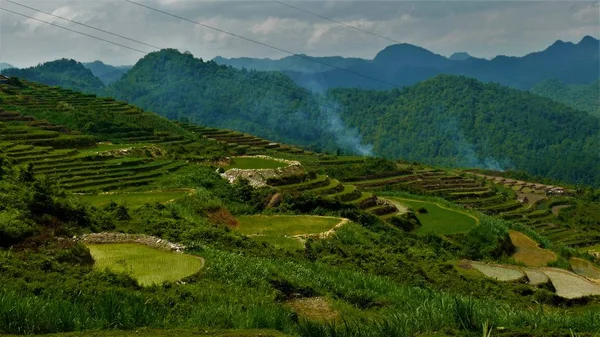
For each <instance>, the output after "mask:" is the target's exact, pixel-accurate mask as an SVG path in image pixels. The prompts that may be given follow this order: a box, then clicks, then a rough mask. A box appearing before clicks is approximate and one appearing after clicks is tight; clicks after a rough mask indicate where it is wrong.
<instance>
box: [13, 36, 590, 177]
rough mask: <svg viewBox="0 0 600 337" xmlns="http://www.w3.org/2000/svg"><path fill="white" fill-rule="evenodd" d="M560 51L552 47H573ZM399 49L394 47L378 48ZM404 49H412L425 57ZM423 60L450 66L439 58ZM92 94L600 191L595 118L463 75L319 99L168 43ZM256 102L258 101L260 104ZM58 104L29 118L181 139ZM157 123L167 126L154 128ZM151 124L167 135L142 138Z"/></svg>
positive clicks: (341, 145) (244, 127)
mask: <svg viewBox="0 0 600 337" xmlns="http://www.w3.org/2000/svg"><path fill="white" fill-rule="evenodd" d="M596 44H597V40H595V39H593V38H586V39H584V40H582V42H581V43H580V44H578V45H576V46H573V48H584V49H585V52H582V55H584V54H585V55H588V54H589V51H590V50H592V51H593V50H594V49H593V48H591V47H590V46H592V47H593V46H594V45H596ZM561 46H562V47H561ZM561 46H558V47H557V46H553V48H554V47H556V48H570V47H568V46H564V45H561ZM404 47H406V46H404ZM404 47H403V46H400V47H398V46H396V47H393V48H391V49H390V50H389V51H388V52H386V53H384V55H387V54H389V53H391V54H394V52H393V50H395V48H404ZM409 49H411V50H412V51H415V50H417V52H418V54H419V55H421V54H422V52H423V51H422V50H420V49H419V48H416V49H415V50H413V49H412V48H409ZM596 51H597V48H596ZM427 55H428V56H427V57H433V58H435V59H440V58H441V59H442V61H443V62H449V60H447V59H445V58H443V57H441V56H439V55H433V54H430V53H429V54H427ZM387 57H389V56H387ZM531 57H533V58H536V57H542V56H541V54H539V55H532V56H531ZM592 57H593V55H592ZM542 58H543V57H542ZM382 59H386V57H384V56H382ZM500 59H501V58H500ZM500 59H498V60H496V61H494V62H500ZM546 61H547V60H546ZM546 61H544V62H546ZM461 62H462V63H461V64H462V65H465V64H467V63H464V62H463V61H461ZM467 62H468V61H467ZM544 62H542V63H543V64H546V63H544ZM542 63H540V64H542ZM69 64H70V63H68V62H67V63H65V64H64V65H63V66H65V67H67V66H69ZM535 64H537V62H535ZM70 66H71V67H73V68H76V67H81V68H83V66H82V65H78V66H77V65H75V64H71V65H70ZM529 66H531V65H529ZM545 67H547V68H545V70H544V72H547V71H552V70H553V69H554V67H552V66H549V64H546V65H545ZM519 69H520V68H519ZM84 70H85V69H84ZM86 71H87V72H89V70H86ZM520 71H522V70H521V69H520ZM39 72H42V73H43V69H40V70H39ZM458 73H464V72H462V71H458ZM386 74H387V72H386ZM89 75H90V76H91V74H89ZM391 75H393V74H391ZM544 76H547V75H544ZM586 76H591V75H590V74H587V73H586ZM426 77H429V76H426ZM25 78H33V79H35V78H36V76H33V75H32V76H26V77H25ZM596 79H597V76H596ZM361 80H362V79H361ZM538 81H539V80H536V81H535V82H538ZM511 82H512V81H511ZM149 88H152V90H150V89H149ZM190 88H193V90H191V89H190ZM528 88H529V87H528V86H527V89H528ZM95 93H96V94H99V95H109V96H113V97H116V98H118V99H123V100H126V101H128V102H131V103H133V104H137V105H139V106H140V107H142V108H146V109H152V110H154V111H157V112H158V113H160V114H161V115H163V116H165V117H167V118H168V119H171V120H178V121H181V122H186V123H189V122H193V123H198V124H202V125H206V126H210V127H217V128H223V127H226V128H230V129H234V130H238V131H242V132H249V133H252V134H255V135H257V136H260V137H265V138H268V139H270V140H273V141H278V142H279V141H281V142H286V143H290V144H297V145H300V146H306V147H309V149H311V150H313V151H318V152H329V153H341V154H355V153H361V154H367V153H371V152H372V153H374V154H375V155H378V156H382V157H386V158H393V159H398V158H402V159H404V160H409V161H422V162H426V163H428V164H432V165H442V166H446V167H478V168H489V169H496V170H504V169H515V170H521V171H525V172H527V173H528V174H532V175H535V176H544V177H546V178H551V179H557V180H562V181H566V182H569V183H573V184H584V185H592V186H596V187H597V186H600V178H599V176H598V172H600V168H599V166H598V165H599V163H598V158H597V156H596V152H595V148H596V147H597V144H598V143H600V139H599V138H598V137H599V136H598V135H599V134H600V121H599V120H598V119H597V118H594V117H593V116H590V115H589V114H585V113H584V112H583V111H576V110H574V109H570V108H566V107H565V106H564V105H562V104H558V103H556V102H554V101H552V100H549V99H546V98H543V97H540V96H537V95H533V94H530V93H527V92H522V91H518V90H514V89H509V88H506V87H502V86H500V85H498V84H483V83H481V82H478V81H477V80H473V79H467V78H464V77H458V76H452V75H439V76H437V77H434V78H431V79H428V80H426V81H424V82H421V83H418V84H416V85H414V86H412V87H408V88H404V89H402V90H390V91H381V92H377V91H363V90H358V89H332V90H331V91H329V92H328V93H327V94H326V95H325V96H317V95H313V94H312V93H311V92H310V91H308V90H306V89H303V88H300V87H298V86H297V85H296V84H295V83H294V82H293V81H292V80H290V78H288V77H287V76H286V75H284V74H283V73H279V72H260V71H248V70H236V69H233V68H231V67H226V66H219V65H217V64H216V63H215V62H212V61H208V62H204V61H202V60H200V59H195V58H194V57H193V56H192V55H189V54H182V53H179V52H178V51H176V50H172V49H168V50H161V51H158V52H154V53H150V54H148V55H147V56H145V57H144V58H143V59H141V60H140V61H139V62H138V63H137V64H136V65H135V66H134V67H133V68H132V69H131V70H129V71H128V72H127V73H126V74H125V75H124V76H123V77H122V78H121V79H120V80H118V81H116V82H114V83H112V84H111V85H109V86H107V87H105V88H99V89H98V90H96V91H95ZM256 97H261V100H260V102H258V103H257V101H256V99H255V98H256ZM58 103H60V102H58ZM66 103H67V105H65V104H62V103H61V104H60V106H61V111H60V112H61V113H60V114H57V113H45V112H43V111H42V112H37V113H36V114H35V115H34V116H35V117H36V118H38V119H47V120H48V121H50V122H52V123H55V124H62V125H65V126H67V127H69V128H70V129H72V130H78V131H82V132H85V133H88V134H94V135H96V134H99V132H100V131H99V130H103V132H104V133H106V134H107V135H110V134H113V138H114V139H115V141H116V140H117V138H118V137H116V135H114V134H116V133H119V134H120V135H121V136H123V135H125V134H126V135H127V136H128V137H125V139H122V138H121V139H119V141H128V142H129V141H132V140H135V141H147V140H150V141H153V138H154V137H159V138H163V140H164V141H165V142H170V141H182V139H181V138H179V139H174V138H172V137H176V136H175V135H173V134H171V133H175V134H176V135H178V136H179V137H183V138H185V139H187V137H186V135H185V134H184V132H183V131H182V130H177V131H175V130H174V129H172V128H171V127H172V124H171V123H164V122H163V121H157V120H156V118H152V119H147V118H138V119H135V122H133V121H131V120H127V123H118V124H117V125H107V124H106V123H105V124H103V122H106V120H107V119H111V118H105V117H107V116H106V113H105V112H104V111H105V110H106V109H100V108H96V109H95V110H97V113H95V114H93V116H94V118H93V119H92V118H91V117H89V116H87V117H86V118H87V120H86V121H85V123H78V122H80V121H81V119H82V118H81V117H80V111H79V109H78V108H79V106H77V105H73V104H72V103H70V102H66ZM113 104H114V105H118V102H114V103H111V102H107V106H111V105H113ZM329 106H335V107H336V108H335V109H330V108H327V107H329ZM337 107H339V109H338V108H337ZM118 108H119V109H121V108H122V109H123V110H127V108H126V107H118ZM108 111H112V110H108ZM98 112H103V113H98ZM129 113H131V114H132V116H131V118H132V119H133V118H134V116H136V114H135V111H133V110H131V111H130V112H128V113H127V114H126V115H127V116H129ZM59 116H62V118H59ZM365 116H368V117H365ZM145 117H147V115H146V116H145ZM90 119H91V120H90ZM146 119H147V121H146ZM136 122H137V123H136ZM122 124H125V125H122ZM149 124H151V125H149ZM163 124H164V126H169V128H168V129H169V130H163V129H161V126H162V125H163ZM298 125H301V126H302V127H298ZM148 127H151V128H153V129H156V130H160V131H162V132H169V135H168V136H162V137H161V136H160V135H157V134H151V133H148ZM574 130H576V131H574ZM109 131H110V133H109ZM238 136H240V137H241V136H242V135H238ZM104 138H106V137H104ZM349 140H351V141H349ZM238 141H240V143H238V146H237V147H236V151H238V152H240V153H242V154H244V153H257V149H256V147H257V146H268V144H264V143H261V140H251V139H244V140H238ZM371 145H372V151H371ZM339 178H343V177H341V176H340V177H339Z"/></svg>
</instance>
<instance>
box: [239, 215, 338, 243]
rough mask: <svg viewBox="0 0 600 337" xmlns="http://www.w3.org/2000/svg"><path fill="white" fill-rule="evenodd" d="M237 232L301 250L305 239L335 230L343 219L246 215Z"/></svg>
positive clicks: (242, 217)
mask: <svg viewBox="0 0 600 337" xmlns="http://www.w3.org/2000/svg"><path fill="white" fill-rule="evenodd" d="M237 219H238V220H239V222H240V223H239V226H238V227H236V228H235V231H237V232H239V233H241V234H244V235H247V236H251V237H252V238H254V239H256V240H258V241H261V242H268V243H270V244H272V245H274V246H276V247H281V248H288V249H301V248H303V247H304V245H303V241H302V240H303V239H305V238H308V237H310V236H318V235H319V234H321V233H325V232H327V231H329V230H331V229H333V228H334V227H335V226H336V225H338V224H340V223H341V222H342V220H343V219H341V218H335V217H320V216H302V215H288V216H286V215H276V216H265V215H250V216H248V215H245V216H239V217H238V218H237Z"/></svg>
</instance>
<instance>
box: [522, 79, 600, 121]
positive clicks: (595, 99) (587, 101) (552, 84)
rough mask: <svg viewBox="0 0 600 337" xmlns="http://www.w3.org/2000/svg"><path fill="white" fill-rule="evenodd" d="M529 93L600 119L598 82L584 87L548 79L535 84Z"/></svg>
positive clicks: (599, 81)
mask: <svg viewBox="0 0 600 337" xmlns="http://www.w3.org/2000/svg"><path fill="white" fill-rule="evenodd" d="M531 92H533V93H534V94H537V95H540V96H544V97H548V98H551V99H553V100H555V101H557V102H561V103H563V104H565V105H567V106H570V107H572V108H575V109H578V110H582V111H587V112H589V113H590V114H592V115H595V116H598V117H600V80H597V81H596V82H594V83H591V84H587V85H586V84H564V83H562V82H560V81H559V80H555V79H550V80H546V81H543V82H540V83H538V84H536V85H535V86H534V87H533V88H531Z"/></svg>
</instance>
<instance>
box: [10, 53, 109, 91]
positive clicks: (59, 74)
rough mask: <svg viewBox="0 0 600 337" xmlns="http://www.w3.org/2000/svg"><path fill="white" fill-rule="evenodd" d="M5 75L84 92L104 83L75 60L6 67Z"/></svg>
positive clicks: (93, 89) (97, 87) (100, 86)
mask: <svg viewBox="0 0 600 337" xmlns="http://www.w3.org/2000/svg"><path fill="white" fill-rule="evenodd" d="M3 74H4V75H6V76H14V77H19V78H24V79H27V80H30V81H33V82H38V83H43V84H46V85H56V86H61V87H63V88H67V89H74V90H79V91H84V92H97V91H98V90H99V89H100V88H102V87H103V86H104V84H103V83H102V82H101V81H100V80H99V79H98V78H97V77H95V76H94V75H93V74H92V72H91V71H90V70H89V69H86V68H85V67H84V66H83V65H82V64H81V63H79V62H77V61H75V60H67V59H62V60H56V61H51V62H46V63H44V64H40V65H38V66H35V67H31V68H25V69H16V68H12V69H6V70H4V71H3Z"/></svg>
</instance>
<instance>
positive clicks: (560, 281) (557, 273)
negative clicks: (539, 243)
mask: <svg viewBox="0 0 600 337" xmlns="http://www.w3.org/2000/svg"><path fill="white" fill-rule="evenodd" d="M542 270H543V271H544V273H545V274H546V275H548V277H549V278H550V281H551V282H552V285H554V288H555V289H556V294H557V295H558V296H560V297H563V298H567V299H573V298H580V297H585V296H590V295H600V286H599V285H598V284H596V283H593V282H591V281H588V280H586V279H585V278H583V277H581V276H578V275H576V274H574V273H571V272H568V271H565V270H562V269H557V268H543V269H542Z"/></svg>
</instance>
